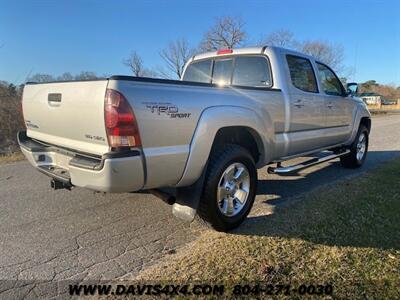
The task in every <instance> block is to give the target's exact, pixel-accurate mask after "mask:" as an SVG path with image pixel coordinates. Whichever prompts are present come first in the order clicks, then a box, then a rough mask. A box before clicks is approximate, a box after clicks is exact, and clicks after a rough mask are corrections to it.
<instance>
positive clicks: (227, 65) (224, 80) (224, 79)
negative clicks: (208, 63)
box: [212, 58, 233, 85]
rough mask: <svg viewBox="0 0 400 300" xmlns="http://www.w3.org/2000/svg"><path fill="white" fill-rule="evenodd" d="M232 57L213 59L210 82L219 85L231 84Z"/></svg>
mask: <svg viewBox="0 0 400 300" xmlns="http://www.w3.org/2000/svg"><path fill="white" fill-rule="evenodd" d="M232 69H233V59H232V58H229V59H218V60H215V61H214V71H213V75H212V83H215V84H219V85H229V84H231V76H232Z"/></svg>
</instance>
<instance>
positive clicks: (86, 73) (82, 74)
mask: <svg viewBox="0 0 400 300" xmlns="http://www.w3.org/2000/svg"><path fill="white" fill-rule="evenodd" d="M97 78H98V77H97V75H96V73H94V72H89V71H82V72H80V73H79V74H78V75H76V76H75V79H76V80H90V79H97Z"/></svg>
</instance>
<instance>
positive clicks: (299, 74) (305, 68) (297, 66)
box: [286, 55, 318, 93]
mask: <svg viewBox="0 0 400 300" xmlns="http://www.w3.org/2000/svg"><path fill="white" fill-rule="evenodd" d="M286 60H287V63H288V66H289V72H290V78H291V80H292V83H293V85H294V86H295V87H296V88H298V89H300V90H303V91H305V92H312V93H318V88H317V82H316V80H315V74H314V70H313V67H312V65H311V62H310V61H309V60H308V59H306V58H303V57H299V56H294V55H287V56H286Z"/></svg>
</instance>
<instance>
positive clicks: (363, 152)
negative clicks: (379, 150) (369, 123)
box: [340, 125, 369, 169]
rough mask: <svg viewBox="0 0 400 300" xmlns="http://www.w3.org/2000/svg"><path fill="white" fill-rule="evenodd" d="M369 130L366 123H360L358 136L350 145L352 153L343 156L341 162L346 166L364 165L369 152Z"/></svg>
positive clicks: (356, 166)
mask: <svg viewBox="0 0 400 300" xmlns="http://www.w3.org/2000/svg"><path fill="white" fill-rule="evenodd" d="M368 141H369V131H368V129H367V127H365V126H364V125H360V128H359V129H358V133H357V136H356V138H355V140H354V142H353V144H351V146H350V153H349V154H348V155H345V156H342V157H341V158H340V162H341V163H342V166H343V167H345V168H352V169H354V168H359V167H361V166H362V165H363V163H364V161H365V158H366V157H367V152H368Z"/></svg>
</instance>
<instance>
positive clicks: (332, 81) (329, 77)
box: [317, 63, 344, 96]
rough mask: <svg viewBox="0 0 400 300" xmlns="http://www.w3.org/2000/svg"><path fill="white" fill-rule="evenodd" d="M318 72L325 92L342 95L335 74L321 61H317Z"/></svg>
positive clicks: (340, 86) (341, 88)
mask: <svg viewBox="0 0 400 300" xmlns="http://www.w3.org/2000/svg"><path fill="white" fill-rule="evenodd" d="M317 67H318V73H319V77H320V81H321V85H322V89H323V90H324V92H325V94H327V95H333V96H342V95H343V93H344V90H343V87H342V84H341V83H340V80H339V79H338V78H337V76H336V74H335V73H333V71H332V70H331V69H329V68H328V67H327V66H325V65H324V64H321V63H317Z"/></svg>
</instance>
